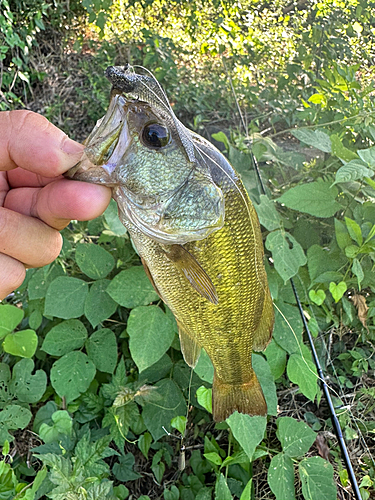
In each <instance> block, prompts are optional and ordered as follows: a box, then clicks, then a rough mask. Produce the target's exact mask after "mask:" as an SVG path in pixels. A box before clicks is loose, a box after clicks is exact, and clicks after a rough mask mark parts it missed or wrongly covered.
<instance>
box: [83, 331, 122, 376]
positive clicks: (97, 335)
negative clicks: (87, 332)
mask: <svg viewBox="0 0 375 500" xmlns="http://www.w3.org/2000/svg"><path fill="white" fill-rule="evenodd" d="M86 352H87V354H88V357H89V358H90V359H91V361H93V362H94V364H95V366H96V368H97V369H98V370H100V371H101V372H105V373H113V372H114V371H115V368H116V365H117V341H116V335H115V334H114V333H113V331H112V330H110V329H109V328H102V329H101V330H97V331H96V332H94V333H93V334H92V335H91V336H90V337H89V339H88V340H87V342H86Z"/></svg>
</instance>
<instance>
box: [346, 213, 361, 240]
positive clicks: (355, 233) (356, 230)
mask: <svg viewBox="0 0 375 500" xmlns="http://www.w3.org/2000/svg"><path fill="white" fill-rule="evenodd" d="M345 224H346V227H347V228H348V232H349V234H350V237H351V238H352V239H353V240H354V241H355V242H356V243H357V244H358V245H359V246H361V245H362V243H363V236H362V231H361V228H360V226H359V224H357V223H356V221H355V220H352V219H349V217H345Z"/></svg>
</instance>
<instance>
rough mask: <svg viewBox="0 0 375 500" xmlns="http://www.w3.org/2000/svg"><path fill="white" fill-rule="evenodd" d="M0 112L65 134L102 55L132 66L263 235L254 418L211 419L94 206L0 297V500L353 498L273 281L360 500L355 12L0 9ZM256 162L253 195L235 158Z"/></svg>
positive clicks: (103, 87)
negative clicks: (160, 90) (210, 150)
mask: <svg viewBox="0 0 375 500" xmlns="http://www.w3.org/2000/svg"><path fill="white" fill-rule="evenodd" d="M0 26H1V30H0V40H1V43H0V64H1V67H0V82H1V93H0V109H1V110H2V111H6V110H12V109H22V108H27V109H30V110H33V111H36V112H39V113H42V114H43V115H44V116H46V117H47V118H48V119H49V120H51V121H52V122H53V123H54V124H55V125H57V126H59V127H60V128H62V129H63V130H64V131H65V132H66V133H68V134H69V135H70V136H71V137H72V138H75V139H76V140H80V141H83V140H84V139H85V137H87V135H88V134H89V132H90V131H91V129H92V128H93V125H94V124H95V121H96V120H97V119H99V118H100V117H101V116H103V114H104V113H105V111H106V108H107V105H108V98H109V92H110V86H109V83H108V81H107V80H106V79H105V77H104V70H105V68H106V67H107V66H109V65H122V64H125V63H127V62H129V63H130V64H132V65H134V66H135V67H136V66H137V65H141V66H144V67H146V68H147V69H149V70H150V71H152V72H153V74H154V75H155V76H156V78H157V79H158V80H159V81H160V82H161V83H162V85H163V86H164V88H165V89H166V92H167V95H168V97H169V99H170V102H171V104H172V106H173V109H174V111H175V113H176V115H177V116H178V118H179V119H181V120H182V121H183V123H184V124H185V125H187V126H189V127H190V128H192V129H193V130H195V131H196V132H198V133H200V134H202V135H204V136H205V137H207V138H208V139H209V140H211V141H213V142H214V144H215V145H216V146H217V147H219V148H220V149H221V150H222V151H223V152H224V154H226V155H227V156H228V157H229V160H230V161H231V163H232V164H233V166H234V167H235V168H236V169H237V170H238V172H239V173H240V174H241V176H242V179H243V182H244V184H245V186H246V189H247V190H248V192H249V194H250V196H251V198H252V200H253V202H254V204H255V206H256V209H257V212H258V215H259V218H260V222H261V225H262V229H263V234H264V241H265V249H266V264H267V272H268V276H269V282H270V288H271V293H272V297H273V300H274V303H275V308H276V311H277V313H276V325H275V331H274V339H273V341H272V343H271V344H270V346H269V347H268V348H267V350H266V351H265V353H264V354H256V355H254V360H253V361H254V366H255V369H256V371H257V374H258V377H259V379H260V381H261V384H262V387H263V390H264V392H265V395H266V399H267V403H268V412H269V415H268V417H267V419H266V418H263V417H248V416H244V415H239V414H234V415H233V416H232V417H230V418H229V419H227V421H226V422H224V423H220V424H216V425H214V424H213V423H212V420H211V416H210V397H211V393H210V387H211V382H212V366H211V365H210V362H209V360H208V358H207V357H206V356H205V355H204V354H203V355H202V357H201V359H200V362H199V364H198V366H197V368H196V369H195V372H191V370H190V369H189V368H188V367H187V366H186V365H185V363H184V362H183V360H182V355H181V352H180V348H179V341H178V336H177V329H176V325H175V322H174V319H173V317H172V315H171V314H170V312H169V311H168V309H167V308H166V307H164V306H163V304H161V303H160V301H159V298H158V296H157V295H156V294H155V293H154V291H153V289H152V287H151V285H150V284H149V283H148V281H147V278H146V276H145V274H144V272H143V270H142V267H141V266H140V261H139V258H138V256H137V254H136V253H135V251H134V249H133V247H132V244H131V242H130V240H129V238H128V236H127V234H126V232H125V230H124V228H123V227H122V226H121V224H120V223H119V220H118V218H117V215H116V206H114V205H113V204H111V205H110V207H109V208H108V209H107V211H106V212H105V214H104V215H103V216H102V217H100V218H98V219H96V220H94V221H90V222H88V223H87V222H73V223H72V224H71V225H70V226H69V227H68V228H67V229H66V230H64V231H63V236H64V246H63V249H62V252H61V255H60V257H59V258H58V259H57V261H56V262H55V263H53V264H52V265H50V266H46V267H45V268H43V269H40V270H36V269H30V270H28V272H27V278H26V281H25V283H24V284H23V285H22V286H21V287H20V289H18V290H17V291H16V292H15V293H14V294H12V295H11V296H9V297H8V298H7V299H6V300H4V301H3V303H2V304H1V305H0V338H1V342H2V344H1V351H0V358H1V359H0V444H1V445H2V460H1V461H0V498H1V499H5V500H8V499H21V498H22V499H27V500H34V499H38V498H52V499H53V500H60V499H61V500H65V499H74V500H75V499H79V500H81V499H92V500H94V499H96V498H98V499H99V498H100V499H125V498H129V499H130V498H133V499H137V498H142V499H143V500H147V499H148V498H149V499H157V498H164V499H165V500H178V499H179V498H181V499H182V500H193V499H195V498H196V499H198V500H205V499H211V498H215V499H217V500H229V499H232V498H240V500H250V499H273V498H276V499H277V500H293V499H295V498H297V499H302V498H304V499H306V500H318V499H319V500H322V499H324V500H335V499H336V498H339V499H348V500H349V499H351V498H353V496H352V495H353V494H352V490H351V486H350V483H349V481H348V475H347V472H346V469H345V466H344V464H343V461H342V457H341V455H340V450H339V447H338V444H337V440H336V438H335V436H334V434H333V431H332V424H331V420H330V415H329V411H328V407H327V405H326V403H325V401H324V400H323V399H322V396H321V391H320V389H319V386H318V383H317V374H316V369H315V366H314V364H313V362H312V358H311V354H310V352H309V349H308V348H307V345H306V339H305V338H304V333H303V327H302V322H301V319H300V317H299V313H298V310H297V308H296V305H295V299H294V297H293V294H292V291H291V288H290V284H289V282H288V280H289V278H291V277H293V279H294V281H295V283H296V286H297V288H298V292H299V295H300V298H301V300H302V303H303V307H304V313H305V316H306V318H307V319H308V324H309V327H310V329H311V332H312V333H313V335H314V337H315V343H316V347H317V350H318V353H319V357H320V361H321V364H322V366H323V369H324V372H325V374H326V376H327V381H328V383H329V384H330V387H331V389H332V393H333V395H334V404H335V407H336V412H337V415H338V418H339V420H340V423H341V425H342V427H343V431H344V435H345V438H346V440H347V443H348V446H349V452H350V457H351V460H352V462H353V466H354V469H355V472H356V474H357V477H358V481H359V483H360V487H361V494H362V498H363V499H364V500H367V499H368V498H372V497H373V496H374V495H375V492H374V487H373V482H374V480H375V462H374V449H375V447H374V441H373V435H374V430H375V411H374V408H375V385H374V370H375V359H374V340H375V324H374V317H375V297H374V292H375V277H374V276H375V275H374V262H375V241H374V237H375V206H374V200H375V180H374V174H375V145H374V143H375V125H374V58H375V50H374V49H375V47H374V45H375V36H374V35H375V3H374V2H373V1H371V0H346V1H340V0H321V1H317V0H297V1H287V0H275V1H273V2H268V1H266V0H243V1H238V2H233V1H226V0H220V1H219V0H200V1H186V0H181V1H178V0H176V1H172V2H170V1H165V0H145V1H132V0H130V1H125V0H113V1H112V0H105V1H98V0H83V1H82V2H80V1H75V0H70V1H69V0H65V1H60V0H55V1H51V2H45V1H43V0H37V1H32V0H9V1H7V0H1V2H0ZM250 152H252V154H253V155H254V157H255V158H256V160H257V162H258V163H259V166H260V170H261V175H262V178H263V182H264V183H265V186H266V195H263V194H262V191H261V189H260V185H259V181H258V180H257V177H256V175H255V172H254V170H253V164H252V157H251V155H250Z"/></svg>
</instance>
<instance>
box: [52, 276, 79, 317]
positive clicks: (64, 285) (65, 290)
mask: <svg viewBox="0 0 375 500" xmlns="http://www.w3.org/2000/svg"><path fill="white" fill-rule="evenodd" d="M88 290H89V288H88V285H87V283H86V282H85V281H82V280H79V279H77V278H70V277H68V276H60V277H58V278H56V279H55V280H54V281H52V283H51V284H50V286H49V287H48V290H47V294H46V302H45V306H44V315H45V316H55V317H56V318H63V319H70V318H79V317H80V316H82V315H83V312H84V304H85V300H86V295H87V293H88Z"/></svg>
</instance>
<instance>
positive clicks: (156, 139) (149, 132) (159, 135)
mask: <svg viewBox="0 0 375 500" xmlns="http://www.w3.org/2000/svg"><path fill="white" fill-rule="evenodd" d="M170 137H171V134H170V133H169V130H168V129H167V127H165V126H164V125H161V124H160V123H149V124H148V125H146V126H145V127H144V129H143V131H142V141H143V143H144V144H145V146H148V147H151V148H155V149H159V148H163V147H164V146H166V145H167V144H168V143H169V140H170Z"/></svg>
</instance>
